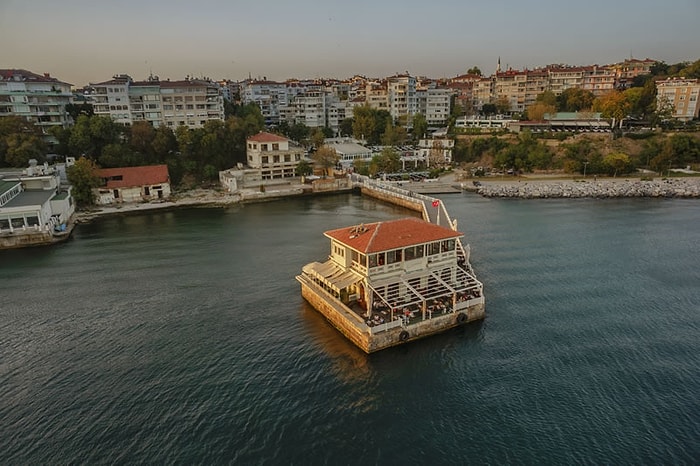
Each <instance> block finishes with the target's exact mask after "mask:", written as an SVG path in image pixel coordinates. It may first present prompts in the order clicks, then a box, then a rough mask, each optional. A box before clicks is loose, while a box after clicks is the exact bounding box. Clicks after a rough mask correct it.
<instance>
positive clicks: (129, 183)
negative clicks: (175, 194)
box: [93, 165, 171, 205]
mask: <svg viewBox="0 0 700 466" xmlns="http://www.w3.org/2000/svg"><path fill="white" fill-rule="evenodd" d="M97 176H98V177H99V178H100V179H101V180H102V185H101V186H99V187H98V188H95V189H94V190H93V191H94V193H95V200H96V204H98V205H107V204H115V203H116V204H121V203H134V202H149V201H158V200H165V199H168V198H169V197H170V193H171V190H170V175H169V173H168V166H167V165H150V166H143V167H122V168H101V169H99V170H98V171H97Z"/></svg>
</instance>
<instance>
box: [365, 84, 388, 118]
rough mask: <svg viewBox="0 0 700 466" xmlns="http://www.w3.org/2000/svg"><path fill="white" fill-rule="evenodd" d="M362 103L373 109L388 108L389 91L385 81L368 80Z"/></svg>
mask: <svg viewBox="0 0 700 466" xmlns="http://www.w3.org/2000/svg"><path fill="white" fill-rule="evenodd" d="M364 103H365V104H367V105H369V106H370V108H373V109H375V110H387V111H388V110H389V93H388V91H387V86H386V82H385V81H381V82H377V81H368V82H367V84H366V85H365V96H364Z"/></svg>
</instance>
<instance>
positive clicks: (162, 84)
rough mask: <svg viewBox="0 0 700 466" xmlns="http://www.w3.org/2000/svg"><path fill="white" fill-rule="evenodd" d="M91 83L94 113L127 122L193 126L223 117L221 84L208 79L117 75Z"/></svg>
mask: <svg viewBox="0 0 700 466" xmlns="http://www.w3.org/2000/svg"><path fill="white" fill-rule="evenodd" d="M91 87H92V94H91V95H90V98H91V102H92V104H93V109H94V111H95V114H96V115H102V116H109V117H110V118H112V120H113V121H115V122H116V123H119V124H123V125H127V126H128V125H131V124H133V123H134V122H137V121H148V122H150V123H151V124H152V125H153V126H154V127H156V128H157V127H159V126H161V125H165V126H167V127H169V128H172V129H174V128H176V127H177V126H187V127H188V128H191V129H195V128H201V127H202V126H204V125H205V124H206V122H207V121H209V120H223V119H224V101H223V95H222V92H221V87H220V86H219V85H218V84H216V83H213V82H210V81H205V80H197V79H188V80H184V81H169V80H166V81H159V80H158V79H157V78H151V79H149V80H147V81H133V80H132V79H131V78H130V77H129V76H127V75H117V76H114V78H113V79H112V80H110V81H105V82H102V83H97V84H91Z"/></svg>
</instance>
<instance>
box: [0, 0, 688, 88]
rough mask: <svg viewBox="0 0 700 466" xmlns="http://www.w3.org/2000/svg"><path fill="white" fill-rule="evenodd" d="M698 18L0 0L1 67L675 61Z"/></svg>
mask: <svg viewBox="0 0 700 466" xmlns="http://www.w3.org/2000/svg"><path fill="white" fill-rule="evenodd" d="M698 19H700V0H664V1H660V0H634V1H632V0H618V1H612V0H605V1H604V0H586V1H578V0H573V1H570V0H529V1H523V0H421V1H416V0H396V1H391V2H389V1H382V0H347V1H339V0H288V1H287V0H267V1H266V0H249V1H240V0H228V1H219V0H210V1H196V0H186V1H181V0H157V1H155V0H154V1H149V0H141V1H135V0H114V1H101V0H90V1H87V0H0V68H24V69H27V70H30V71H33V72H35V73H44V72H49V73H51V75H52V76H54V77H56V78H58V79H60V80H62V81H65V82H69V83H71V84H73V85H75V86H83V85H85V84H87V83H89V82H100V81H106V80H108V79H110V78H111V77H112V75H114V74H118V73H126V74H129V75H131V76H132V77H133V78H134V79H145V78H146V77H147V76H148V74H149V73H150V72H152V73H153V74H154V75H158V76H160V77H161V79H165V78H170V79H173V80H175V79H182V78H184V77H185V75H188V74H189V75H193V76H198V77H199V76H208V77H210V78H212V79H222V78H228V79H234V80H240V79H244V78H246V77H248V74H249V73H250V74H251V75H252V76H253V77H263V76H265V77H267V78H268V79H274V80H284V79H286V78H316V77H335V78H346V77H350V76H352V75H354V74H363V75H366V76H370V77H382V76H388V75H392V74H395V73H397V72H404V71H408V72H410V73H411V74H413V75H427V76H431V77H450V76H455V75H458V74H461V73H464V72H465V71H466V70H467V68H469V67H471V66H478V67H479V68H480V69H481V70H482V72H484V74H487V75H488V74H491V73H492V72H493V71H494V70H495V67H496V62H497V60H498V57H499V56H500V57H501V65H502V67H503V68H505V67H506V66H510V67H512V68H518V69H522V68H526V67H527V68H533V67H537V66H545V65H547V64H551V63H568V64H571V65H589V64H596V63H597V64H607V63H614V62H617V61H621V60H623V59H625V58H628V57H629V56H630V55H632V56H634V57H635V58H647V57H649V58H654V59H657V60H663V61H665V62H666V63H669V64H670V63H677V62H679V61H695V60H697V59H699V58H700V27H698Z"/></svg>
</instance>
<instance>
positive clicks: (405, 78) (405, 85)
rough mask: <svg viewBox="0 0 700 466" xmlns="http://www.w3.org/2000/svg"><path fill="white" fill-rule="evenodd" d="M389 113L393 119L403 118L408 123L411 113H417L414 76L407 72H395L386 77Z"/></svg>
mask: <svg viewBox="0 0 700 466" xmlns="http://www.w3.org/2000/svg"><path fill="white" fill-rule="evenodd" d="M386 82H387V85H386V89H387V103H388V105H389V114H391V117H392V118H393V119H394V121H395V122H396V121H400V120H402V119H403V120H405V122H406V124H409V125H410V122H411V118H412V117H413V115H415V114H416V113H418V102H417V99H416V78H415V76H410V75H409V74H397V75H396V76H391V77H389V78H387V79H386Z"/></svg>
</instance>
